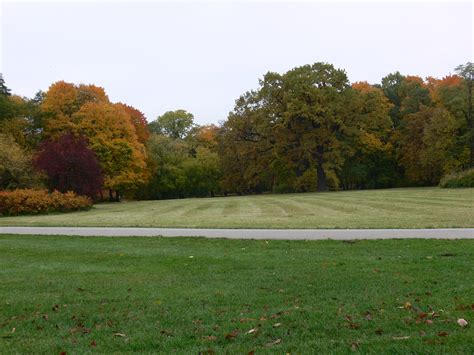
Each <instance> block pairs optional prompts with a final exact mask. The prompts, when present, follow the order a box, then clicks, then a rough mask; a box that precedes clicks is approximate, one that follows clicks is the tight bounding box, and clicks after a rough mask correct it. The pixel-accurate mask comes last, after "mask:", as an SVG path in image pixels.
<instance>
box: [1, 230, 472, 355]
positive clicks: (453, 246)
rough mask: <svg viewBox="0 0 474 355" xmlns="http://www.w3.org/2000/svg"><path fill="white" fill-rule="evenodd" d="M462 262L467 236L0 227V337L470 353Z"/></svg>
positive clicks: (11, 341)
mask: <svg viewBox="0 0 474 355" xmlns="http://www.w3.org/2000/svg"><path fill="white" fill-rule="evenodd" d="M191 256H193V257H192V258H191ZM473 269H474V241H468V240H463V241H442V240H429V241H427V240H399V241H395V240H384V241H359V242H356V243H344V242H336V241H318V242H304V241H293V242H287V241H270V242H268V243H267V242H265V241H237V240H205V239H186V238H182V239H161V238H153V239H151V238H133V239H127V238H115V239H110V238H94V239H91V238H77V237H76V238H74V237H37V236H0V275H1V282H2V287H1V288H0V300H1V302H0V349H3V350H2V352H6V353H8V352H14V351H17V352H21V353H32V352H35V353H56V354H57V353H59V352H61V351H66V352H67V353H68V354H69V353H84V352H86V351H88V350H96V351H100V352H110V351H119V352H125V351H140V352H156V351H162V352H166V353H170V352H171V351H173V350H177V351H178V352H179V353H194V354H197V353H198V352H199V351H204V350H206V349H213V350H214V351H216V352H218V353H223V352H224V351H226V352H228V353H237V352H239V353H247V352H249V351H251V350H255V351H256V352H257V353H265V352H267V353H275V352H278V353H285V352H292V353H293V352H294V353H318V352H320V353H329V352H337V353H340V352H343V353H345V352H350V351H351V349H354V350H359V351H361V352H371V353H381V352H382V351H383V352H391V353H409V352H416V353H423V354H426V353H433V352H450V353H454V352H456V353H466V354H468V353H474V343H473V342H472V339H473V338H474V328H473V327H472V325H473V324H474V274H473V273H472V270H473ZM407 302H409V303H410V304H411V308H410V307H409V306H408V304H407ZM56 305H57V306H56ZM404 305H407V306H406V308H403V306H404ZM433 311H434V312H436V313H435V314H434V315H433V316H431V315H426V317H424V318H423V317H422V316H423V313H422V312H425V313H430V312H433ZM369 314H370V315H369ZM458 317H462V318H465V319H466V320H468V322H470V324H471V326H470V327H468V328H461V327H460V326H459V325H457V324H456V320H457V318H458ZM427 319H428V320H430V321H431V320H432V321H433V323H432V324H427V323H426V322H425V320H427ZM277 323H279V324H280V325H279V326H276V325H275V324H277ZM13 329H15V331H14V332H12V330H13ZM250 329H257V331H256V332H255V333H253V334H247V332H248V331H249V330H250ZM233 332H234V333H233ZM232 333H233V334H234V335H235V337H234V336H232V335H229V334H232ZM117 334H120V335H117ZM226 335H227V338H226ZM443 335H444V336H443ZM404 337H408V338H404ZM394 338H395V339H394ZM278 339H280V341H281V342H280V343H279V344H275V345H271V344H272V343H274V342H275V341H277V340H278Z"/></svg>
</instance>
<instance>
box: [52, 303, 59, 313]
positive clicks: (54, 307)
mask: <svg viewBox="0 0 474 355" xmlns="http://www.w3.org/2000/svg"><path fill="white" fill-rule="evenodd" d="M58 309H59V304H55V305H54V306H53V311H54V312H56V311H57V310H58Z"/></svg>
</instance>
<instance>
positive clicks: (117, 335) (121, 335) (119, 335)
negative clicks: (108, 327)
mask: <svg viewBox="0 0 474 355" xmlns="http://www.w3.org/2000/svg"><path fill="white" fill-rule="evenodd" d="M114 335H115V336H116V337H122V338H123V337H126V335H125V334H123V333H114Z"/></svg>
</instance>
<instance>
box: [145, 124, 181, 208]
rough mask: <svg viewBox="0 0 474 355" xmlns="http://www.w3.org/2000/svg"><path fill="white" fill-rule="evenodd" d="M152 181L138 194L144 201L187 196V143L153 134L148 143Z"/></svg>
mask: <svg viewBox="0 0 474 355" xmlns="http://www.w3.org/2000/svg"><path fill="white" fill-rule="evenodd" d="M147 157H148V167H149V170H150V175H151V177H150V179H149V181H148V183H147V184H146V185H145V186H144V187H143V188H141V189H140V190H138V191H137V192H136V195H137V197H138V198H142V199H167V198H179V197H184V196H185V188H186V175H185V172H184V168H183V163H184V162H185V161H186V160H187V159H188V158H189V149H188V146H187V144H186V142H184V141H182V140H177V139H173V138H170V137H167V136H163V135H160V134H153V133H152V134H151V136H150V139H149V140H148V142H147Z"/></svg>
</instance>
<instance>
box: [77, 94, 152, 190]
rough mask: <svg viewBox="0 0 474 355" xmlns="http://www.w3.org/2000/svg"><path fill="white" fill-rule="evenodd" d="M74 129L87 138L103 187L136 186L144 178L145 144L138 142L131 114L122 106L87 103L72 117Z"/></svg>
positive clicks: (131, 187) (123, 187)
mask: <svg viewBox="0 0 474 355" xmlns="http://www.w3.org/2000/svg"><path fill="white" fill-rule="evenodd" d="M71 119H72V121H73V122H75V125H76V132H78V134H80V135H82V136H84V137H87V139H88V143H89V147H90V148H91V149H92V150H93V151H94V152H95V154H96V155H97V157H98V159H99V162H100V166H101V168H102V171H103V173H104V187H105V188H108V189H110V190H116V191H117V193H116V199H118V198H119V191H123V190H127V189H135V188H137V187H139V186H140V185H142V184H143V183H144V182H145V181H146V179H147V175H146V163H145V159H146V152H145V147H144V146H143V145H142V144H141V143H140V142H139V141H138V137H137V135H136V133H135V128H134V126H133V124H132V123H131V120H130V116H129V115H128V114H127V112H126V110H125V109H124V108H123V107H122V106H121V105H116V104H115V105H114V104H111V103H107V102H87V103H85V104H84V105H82V107H81V108H80V109H79V111H77V112H76V113H74V114H73V115H72V116H71Z"/></svg>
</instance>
